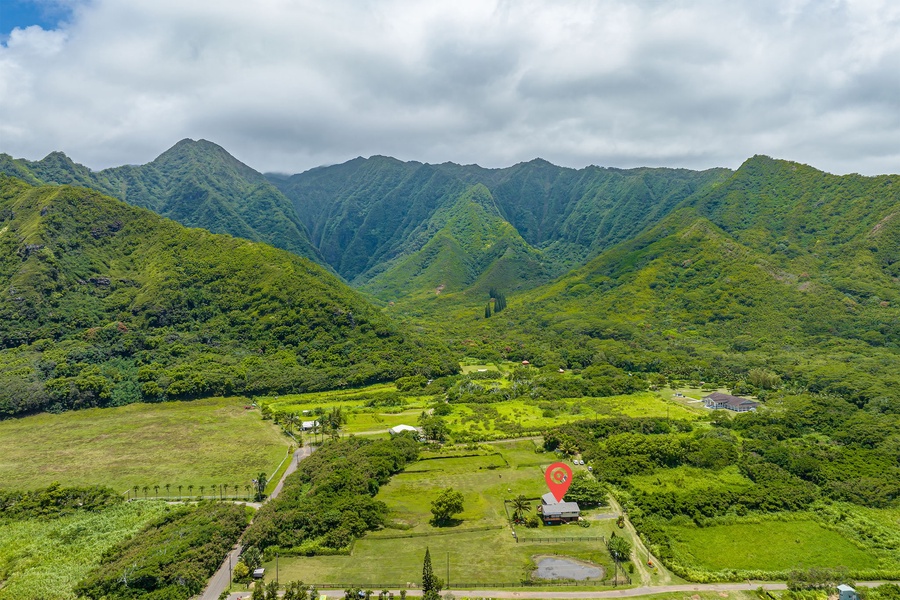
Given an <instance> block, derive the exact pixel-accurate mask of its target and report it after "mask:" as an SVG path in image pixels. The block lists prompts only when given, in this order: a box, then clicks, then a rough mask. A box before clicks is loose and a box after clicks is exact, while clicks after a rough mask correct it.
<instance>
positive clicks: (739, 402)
mask: <svg viewBox="0 0 900 600" xmlns="http://www.w3.org/2000/svg"><path fill="white" fill-rule="evenodd" d="M703 400H704V401H705V400H712V401H713V402H717V403H721V404H725V405H727V406H731V407H733V408H738V407H739V406H751V407H755V406H759V402H756V401H755V400H750V399H749V398H742V397H740V396H732V395H731V394H723V393H722V392H713V393H712V394H710V395H709V396H706V397H704V398H703Z"/></svg>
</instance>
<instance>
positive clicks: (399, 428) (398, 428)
mask: <svg viewBox="0 0 900 600" xmlns="http://www.w3.org/2000/svg"><path fill="white" fill-rule="evenodd" d="M407 431H412V432H413V433H419V428H418V427H413V426H412V425H394V426H393V427H391V429H390V432H391V435H400V434H401V433H406V432H407Z"/></svg>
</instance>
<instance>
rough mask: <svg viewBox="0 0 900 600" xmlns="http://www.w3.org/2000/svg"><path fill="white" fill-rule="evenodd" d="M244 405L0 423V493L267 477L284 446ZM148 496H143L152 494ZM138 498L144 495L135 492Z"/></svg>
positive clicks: (149, 407) (223, 401)
mask: <svg viewBox="0 0 900 600" xmlns="http://www.w3.org/2000/svg"><path fill="white" fill-rule="evenodd" d="M244 405H245V401H244V400H242V399H236V398H213V399H206V400H194V401H192V402H165V403H160V404H130V405H128V406H122V407H118V408H102V409H101V408H98V409H87V410H80V411H71V412H66V413H63V414H59V415H54V414H46V413H45V414H39V415H33V416H29V417H24V418H21V419H10V420H7V421H2V422H0V487H3V488H6V489H35V488H40V487H43V486H46V485H49V484H50V483H52V482H55V481H56V482H59V483H61V484H63V485H67V486H71V485H93V484H97V485H107V486H109V487H112V488H113V489H115V490H118V491H125V490H128V489H131V488H132V487H133V486H135V485H138V486H140V487H143V486H145V485H146V486H150V487H151V488H152V487H153V486H155V485H158V486H160V488H161V489H160V491H159V495H160V496H165V495H166V492H165V490H164V486H165V485H166V484H170V486H171V487H170V490H169V493H170V494H172V495H173V496H177V494H178V491H177V486H178V485H181V486H183V488H182V493H184V494H185V495H187V493H188V486H189V485H193V486H195V489H194V495H197V494H198V493H199V486H200V485H204V486H206V487H207V488H208V487H210V486H211V485H213V484H215V485H221V484H228V485H229V486H232V485H240V486H241V493H243V485H244V484H247V483H250V480H251V479H252V478H253V477H255V476H256V475H257V474H259V473H260V472H261V471H265V472H266V473H267V474H269V475H271V474H272V473H273V472H274V471H275V469H276V468H277V467H278V465H279V464H280V463H281V461H282V459H283V458H284V457H285V455H286V452H287V450H288V447H289V442H290V440H289V439H288V438H287V437H285V436H284V435H283V434H282V433H281V432H280V430H279V429H278V428H277V427H275V426H274V425H272V423H271V421H263V420H261V419H260V416H259V412H258V411H252V410H245V409H244ZM153 494H154V491H153V490H152V489H151V490H150V495H151V496H152V495H153ZM140 495H143V492H141V494H140Z"/></svg>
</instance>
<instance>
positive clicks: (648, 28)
mask: <svg viewBox="0 0 900 600" xmlns="http://www.w3.org/2000/svg"><path fill="white" fill-rule="evenodd" d="M0 11H2V12H0V29H2V31H0V40H2V45H0V151H2V152H7V153H9V154H12V155H13V156H15V157H24V158H29V159H39V158H42V157H43V156H45V155H46V154H47V153H49V152H51V151H53V150H62V151H63V152H65V153H66V154H68V155H69V156H71V157H72V158H73V159H74V160H76V161H77V162H80V163H83V164H86V165H88V166H89V167H92V168H95V169H98V168H103V167H108V166H115V165H120V164H125V163H144V162H148V161H150V160H152V159H153V158H155V157H156V156H157V155H158V154H160V153H161V152H163V151H164V150H166V149H167V148H169V147H170V146H172V145H174V144H175V143H176V142H177V141H178V140H180V139H182V138H186V137H190V138H194V139H198V138H204V139H208V140H211V141H213V142H216V143H218V144H221V145H222V146H224V147H225V148H226V149H227V150H229V151H230V152H231V153H232V154H234V155H235V156H236V157H238V158H239V159H241V160H243V161H244V162H246V163H247V164H249V165H250V166H252V167H254V168H256V169H258V170H261V171H281V172H290V173H294V172H299V171H303V170H306V169H308V168H311V167H314V166H317V165H322V164H331V163H336V162H343V161H345V160H349V159H351V158H354V157H356V156H360V155H361V156H369V155H372V154H386V155H390V156H396V157H398V158H400V159H403V160H420V161H425V162H443V161H454V162H459V163H478V164H481V165H483V166H488V167H498V166H508V165H511V164H514V163H516V162H520V161H524V160H530V159H532V158H534V157H542V158H545V159H547V160H549V161H551V162H554V163H556V164H561V165H566V166H572V167H583V166H585V165H588V164H596V165H601V166H618V167H633V166H642V165H649V166H683V167H690V168H708V167H715V166H725V167H732V168H736V167H738V166H739V165H740V164H741V162H742V161H743V160H745V159H746V158H747V157H749V156H752V155H753V154H768V155H771V156H775V157H777V158H785V159H790V160H796V161H800V162H804V163H808V164H811V165H813V166H815V167H818V168H820V169H824V170H827V171H830V172H834V173H849V172H859V173H864V174H878V173H900V2H896V1H894V0H884V1H879V0H859V1H832V0H810V1H801V0H752V1H748V0H734V1H725V0H722V1H712V0H708V1H703V0H696V1H687V0H683V1H679V0H665V1H663V0H659V1H651V0H645V1H639V0H596V1H592V2H589V1H566V0H546V1H542V2H531V1H528V0H511V1H508V2H506V1H500V2H493V1H490V0H471V1H469V0H447V1H444V0H425V1H423V0H410V1H401V0H378V1H371V2H369V1H364V0H321V1H318V2H313V1H307V0H257V1H254V2H248V1H247V0H127V1H126V0H87V1H79V0H68V1H67V0H43V1H42V2H37V3H35V2H27V1H23V0H2V9H0Z"/></svg>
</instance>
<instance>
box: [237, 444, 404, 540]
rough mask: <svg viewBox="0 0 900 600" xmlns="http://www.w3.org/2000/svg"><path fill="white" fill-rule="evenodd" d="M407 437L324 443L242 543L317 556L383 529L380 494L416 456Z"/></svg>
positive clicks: (260, 515) (263, 511) (260, 514)
mask: <svg viewBox="0 0 900 600" xmlns="http://www.w3.org/2000/svg"><path fill="white" fill-rule="evenodd" d="M418 451H419V449H418V441H417V440H416V439H415V438H414V437H413V436H409V435H398V436H395V437H393V438H391V439H384V440H367V439H361V438H356V437H349V438H342V439H332V440H328V441H326V442H325V443H324V444H323V445H322V447H321V448H320V449H319V450H318V451H316V452H315V453H314V454H313V455H312V456H310V457H309V458H307V459H306V460H304V461H303V462H302V463H301V465H300V468H299V469H298V471H297V472H296V473H294V474H292V475H290V476H289V477H288V478H287V479H286V480H285V484H284V488H283V489H282V492H281V494H280V495H279V496H278V498H276V499H274V500H272V501H271V502H268V503H267V504H265V505H264V506H263V507H262V508H261V509H260V510H259V512H258V513H257V514H256V516H255V517H254V520H253V524H252V525H251V526H250V528H249V529H248V530H247V532H246V534H245V536H244V543H245V544H246V545H248V546H256V547H257V548H259V549H260V550H262V551H263V552H268V553H272V552H274V551H275V550H276V549H277V550H278V551H280V552H281V553H282V554H288V553H295V554H315V553H320V552H333V551H336V550H341V549H343V548H346V547H347V546H348V545H349V544H350V543H351V542H352V541H353V540H355V539H356V538H357V537H359V536H361V535H362V534H363V533H365V532H366V531H369V530H372V529H377V528H379V527H382V526H383V525H384V524H385V522H386V518H387V512H388V511H387V506H386V505H385V504H384V503H383V502H381V501H377V500H375V499H374V496H375V494H377V493H378V489H379V488H380V487H381V486H382V485H384V484H385V483H387V482H388V481H389V480H390V477H391V475H393V474H394V473H397V472H399V471H401V470H402V469H403V468H404V467H405V466H406V465H407V464H408V463H409V462H411V461H414V460H416V458H417V456H418Z"/></svg>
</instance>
